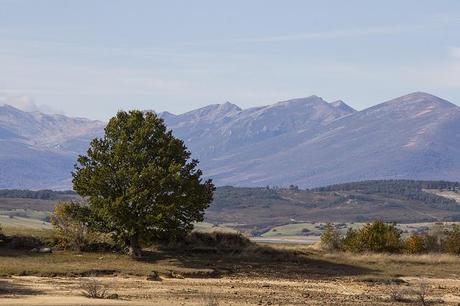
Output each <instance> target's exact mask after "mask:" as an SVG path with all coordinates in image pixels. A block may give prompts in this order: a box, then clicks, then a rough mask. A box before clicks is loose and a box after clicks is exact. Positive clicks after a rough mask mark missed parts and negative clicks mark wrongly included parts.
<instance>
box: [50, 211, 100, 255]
mask: <svg viewBox="0 0 460 306" xmlns="http://www.w3.org/2000/svg"><path fill="white" fill-rule="evenodd" d="M88 212H89V211H88V209H87V208H86V209H85V207H82V206H81V205H79V204H77V203H74V202H60V203H58V204H57V205H56V207H55V209H54V213H53V215H52V218H51V223H52V224H53V226H54V229H55V231H56V238H57V241H58V243H59V245H60V246H61V247H63V248H64V249H71V250H74V251H82V250H84V249H85V248H87V247H88V246H89V245H90V244H91V243H93V242H95V241H96V240H97V237H98V236H100V234H98V233H96V232H94V231H92V230H91V229H89V228H88V225H87V223H86V222H84V221H83V220H84V217H86V216H85V214H87V213H88Z"/></svg>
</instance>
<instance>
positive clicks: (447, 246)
mask: <svg viewBox="0 0 460 306" xmlns="http://www.w3.org/2000/svg"><path fill="white" fill-rule="evenodd" d="M443 249H444V251H445V252H447V253H452V254H460V226H458V225H454V226H453V228H452V229H451V230H446V231H445V238H444V241H443Z"/></svg>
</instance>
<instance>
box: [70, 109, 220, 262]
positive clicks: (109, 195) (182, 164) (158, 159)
mask: <svg viewBox="0 0 460 306" xmlns="http://www.w3.org/2000/svg"><path fill="white" fill-rule="evenodd" d="M197 165H198V161H197V160H195V159H192V160H190V152H189V151H188V150H187V148H186V147H185V145H184V143H183V141H182V140H180V139H177V138H175V137H174V136H173V135H172V133H171V131H167V128H166V126H165V124H164V122H163V120H162V119H161V118H159V117H158V116H157V115H156V114H155V113H153V112H146V113H143V112H141V111H130V112H124V111H120V112H118V114H117V115H116V116H115V117H113V118H112V119H111V120H110V121H109V123H108V125H107V127H106V128H105V134H104V136H103V137H102V138H96V139H94V140H93V141H92V142H91V144H90V148H89V149H88V151H87V154H86V155H82V156H79V157H78V164H77V165H75V170H74V172H73V173H72V174H73V186H74V189H75V191H76V192H77V193H78V194H80V195H81V196H83V197H86V198H87V199H88V202H89V207H90V210H91V213H92V214H93V215H94V218H93V220H95V222H93V223H94V226H96V227H97V228H98V229H99V230H100V231H103V232H107V233H111V234H112V235H113V237H114V238H115V239H116V241H119V242H120V243H122V244H124V245H125V246H126V247H127V248H128V250H129V254H130V255H131V256H133V257H139V256H141V247H140V245H141V243H142V242H151V241H154V240H155V239H168V240H176V239H178V238H180V237H182V236H183V235H185V234H186V233H188V232H189V231H191V229H192V228H193V224H192V223H193V222H197V221H202V220H203V215H204V210H205V209H206V208H207V207H208V206H209V204H210V203H211V201H212V195H213V191H214V189H215V188H214V185H213V184H212V181H211V180H207V181H204V182H203V181H202V179H201V176H202V171H201V170H199V169H197Z"/></svg>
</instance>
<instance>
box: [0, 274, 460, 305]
mask: <svg viewBox="0 0 460 306" xmlns="http://www.w3.org/2000/svg"><path fill="white" fill-rule="evenodd" d="M96 279H97V281H98V282H99V283H100V284H101V285H104V286H106V288H107V292H108V294H112V293H116V294H118V296H119V298H118V299H89V298H86V297H84V296H83V295H82V290H81V288H80V285H81V283H82V282H85V281H87V280H88V279H87V278H58V277H55V278H46V277H33V276H15V277H10V278H6V279H3V280H1V286H2V287H3V288H6V290H7V291H8V290H9V291H10V292H6V291H5V289H3V290H4V291H5V292H4V294H3V295H1V296H0V305H370V304H372V305H394V304H397V302H395V301H392V300H391V298H390V292H391V291H390V289H389V286H390V285H388V284H384V283H379V282H373V281H369V280H367V281H366V280H356V279H352V278H349V279H347V278H344V279H328V280H274V279H266V278H257V279H253V278H245V277H224V278H220V279H177V278H164V279H163V280H162V281H161V282H157V281H148V280H146V279H145V278H141V277H121V276H120V277H98V278H96ZM401 281H402V282H403V284H402V285H398V290H400V291H401V292H403V293H404V296H405V297H406V301H405V303H406V305H407V303H408V302H409V303H411V302H412V303H413V304H417V303H416V300H417V297H416V296H415V294H414V293H413V292H414V290H417V288H418V287H417V286H418V283H419V282H420V279H417V278H404V279H401ZM424 282H426V283H427V284H428V285H429V288H430V289H429V293H428V299H429V300H430V301H432V302H435V303H439V302H442V303H443V304H444V305H457V304H458V303H460V280H455V279H427V280H424ZM391 286H396V285H391ZM401 305H403V304H401Z"/></svg>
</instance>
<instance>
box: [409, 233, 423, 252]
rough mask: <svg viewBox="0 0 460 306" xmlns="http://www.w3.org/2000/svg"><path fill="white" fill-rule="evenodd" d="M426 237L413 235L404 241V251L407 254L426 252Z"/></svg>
mask: <svg viewBox="0 0 460 306" xmlns="http://www.w3.org/2000/svg"><path fill="white" fill-rule="evenodd" d="M426 237H427V235H421V234H413V235H411V236H409V237H408V238H407V239H405V240H404V250H405V251H406V252H407V253H409V254H420V253H424V252H425V251H426V250H427V243H426V241H427V239H426Z"/></svg>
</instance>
